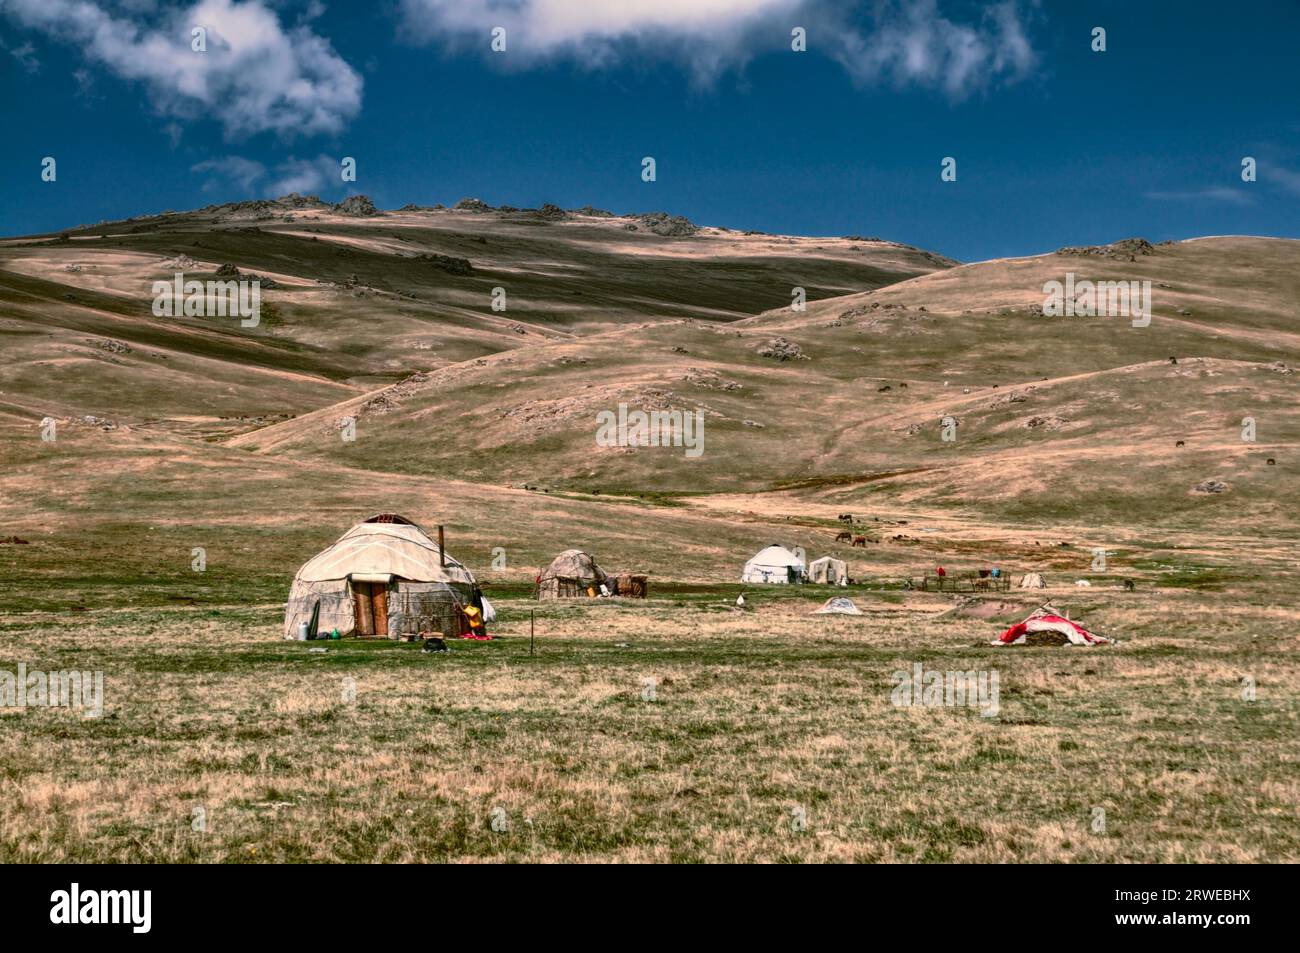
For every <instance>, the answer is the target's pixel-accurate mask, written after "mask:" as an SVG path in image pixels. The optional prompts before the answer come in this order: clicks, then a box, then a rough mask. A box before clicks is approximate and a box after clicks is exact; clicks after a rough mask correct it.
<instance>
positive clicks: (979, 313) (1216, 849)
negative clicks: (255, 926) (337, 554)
mask: <svg viewBox="0 0 1300 953" xmlns="http://www.w3.org/2000/svg"><path fill="white" fill-rule="evenodd" d="M548 216H549V217H548ZM629 225H636V226H637V230H633V229H630V228H628V227H627V226H629ZM439 255H441V256H452V257H463V258H465V259H467V260H468V261H469V262H470V263H471V266H472V267H471V270H470V271H469V272H467V273H453V272H452V271H447V270H446V269H445V268H443V267H442V266H441V265H438V264H437V261H439V259H437V258H436V256H439ZM179 256H189V257H190V258H192V259H194V260H195V264H194V266H193V267H192V269H191V270H193V271H194V272H195V273H196V274H197V275H200V276H206V275H209V274H210V273H211V272H215V269H216V268H217V267H218V266H219V265H221V264H226V263H233V264H235V265H237V266H238V267H239V268H241V269H243V270H244V271H245V272H256V273H258V274H260V275H263V276H266V277H274V279H275V281H276V282H277V284H278V287H276V288H275V289H273V290H269V291H268V292H267V293H266V304H265V308H266V310H265V313H264V318H265V321H264V322H263V323H262V325H260V326H259V327H258V328H255V329H241V328H239V327H238V325H237V323H232V322H230V321H222V320H217V319H205V318H183V319H159V318H155V317H154V316H153V315H152V314H151V313H150V309H149V302H150V297H149V293H148V289H149V283H150V282H151V281H152V280H154V279H157V278H160V277H165V276H166V275H167V274H168V269H169V268H170V267H171V266H170V265H168V264H167V263H168V262H170V261H173V260H174V259H176V258H177V257H179ZM422 256H423V257H422ZM428 256H435V257H428ZM73 266H75V267H73ZM954 266H955V263H953V262H950V261H948V260H947V259H942V258H940V257H939V256H935V255H931V254H929V253H927V252H924V251H921V250H919V249H912V248H907V247H905V246H899V245H895V244H893V243H889V242H882V241H879V240H874V239H858V238H835V239H822V238H796V237H786V236H767V235H756V234H740V233H738V232H730V231H727V230H725V229H712V228H705V229H701V230H698V231H696V232H693V233H689V234H680V235H661V234H657V233H655V232H653V231H651V230H648V228H647V227H646V226H645V222H644V220H642V219H636V218H633V217H629V216H618V217H613V218H606V217H603V216H599V215H593V214H589V213H586V212H582V213H568V215H567V217H565V218H556V217H555V216H554V214H553V213H548V214H547V216H543V215H541V213H540V212H534V211H529V210H523V211H518V210H515V211H509V212H502V211H480V212H468V211H448V210H436V211H435V210H428V209H425V210H419V209H417V210H411V209H405V210H401V211H398V212H385V213H383V214H378V215H373V216H361V217H355V216H342V215H339V214H336V213H334V212H331V211H330V210H329V209H328V208H327V207H314V206H306V207H304V206H282V205H278V204H275V203H269V204H267V205H264V206H259V207H257V208H253V209H251V210H250V209H249V208H245V207H232V206H221V207H214V208H209V209H204V210H199V211H197V212H193V213H172V214H168V215H163V216H151V217H145V218H140V219H135V220H130V221H128V222H117V223H103V224H101V225H98V226H93V227H87V228H81V229H72V230H70V231H69V232H68V233H65V235H63V236H57V235H51V236H36V237H30V238H23V239H9V240H5V241H3V242H0V347H3V354H2V359H0V672H15V671H16V670H17V667H18V666H19V665H24V666H26V668H27V669H28V670H34V669H40V670H43V671H62V670H72V669H75V670H78V671H90V672H102V673H103V675H104V706H103V712H102V715H101V716H100V717H87V716H86V715H85V714H84V713H79V712H75V711H68V710H62V709H57V708H37V707H29V708H25V709H18V708H0V727H2V728H3V730H0V861H3V862H14V861H61V860H67V861H138V862H163V861H197V862H275V861H444V860H446V861H484V860H528V861H623V862H626V861H705V862H708V861H778V862H779V861H881V862H935V861H938V862H946V861H974V862H985V861H995V862H998V861H1048V862H1057V861H1071V862H1073V861H1105V862H1127V861H1133V862H1145V861H1173V862H1202V861H1224V862H1232V861H1248V862H1284V861H1291V862H1294V861H1296V860H1298V859H1300V825H1298V824H1297V814H1298V809H1300V721H1298V716H1300V692H1298V691H1297V687H1296V686H1297V684H1300V662H1298V661H1297V652H1298V651H1300V640H1298V638H1297V635H1296V622H1297V611H1296V608H1295V604H1296V599H1295V593H1296V591H1297V589H1298V588H1300V569H1298V568H1297V567H1298V566H1300V521H1297V519H1296V513H1295V502H1294V501H1295V500H1296V499H1297V498H1298V497H1300V479H1298V478H1297V466H1296V463H1297V460H1298V459H1300V454H1298V453H1297V450H1298V449H1300V402H1297V400H1296V386H1297V384H1296V382H1297V380H1300V378H1298V377H1297V376H1296V375H1295V374H1294V373H1292V369H1293V368H1294V367H1295V366H1297V365H1298V364H1300V335H1297V332H1296V328H1297V317H1300V311H1297V306H1296V301H1297V300H1300V298H1298V297H1297V295H1300V278H1297V275H1300V268H1298V267H1297V266H1300V243H1298V242H1288V241H1278V240H1266V239H1251V238H1220V239H1203V240H1196V241H1189V242H1181V243H1177V244H1173V245H1160V246H1156V247H1154V248H1153V249H1151V251H1150V253H1148V254H1142V255H1139V256H1134V258H1133V260H1131V261H1130V260H1128V258H1127V257H1123V258H1115V257H1106V256H1102V255H1091V256H1076V255H1069V254H1067V255H1061V254H1057V253H1047V254H1044V255H1040V256H1036V257H1034V258H1027V259H1016V260H1002V261H993V262H982V263H976V264H971V265H962V266H956V267H954ZM1066 270H1072V271H1078V272H1079V273H1080V274H1081V275H1084V274H1087V275H1090V276H1091V277H1093V278H1097V279H1104V278H1114V279H1117V280H1118V279H1125V280H1128V279H1147V280H1150V281H1152V283H1153V286H1154V287H1155V288H1156V289H1157V290H1156V292H1155V299H1154V308H1153V311H1154V314H1153V321H1152V324H1151V326H1150V327H1148V328H1141V329H1140V328H1132V327H1130V326H1129V325H1128V324H1127V323H1126V322H1124V321H1117V320H1116V319H1114V318H1108V319H1103V318H1095V319H1093V318H1079V319H1045V318H1043V317H1042V316H1041V315H1040V314H1036V313H1035V312H1034V310H1033V309H1034V307H1035V305H1036V304H1037V303H1039V302H1041V300H1042V295H1041V288H1042V284H1043V282H1044V281H1045V280H1049V279H1051V278H1055V277H1060V276H1061V275H1062V274H1063V273H1064V271H1066ZM354 278H355V280H353V279H354ZM498 285H505V286H506V287H507V288H508V289H509V293H510V295H511V300H512V301H514V302H516V304H515V305H512V306H511V308H510V310H509V311H507V312H506V313H496V312H493V311H492V310H491V308H490V306H489V304H488V301H489V297H490V291H491V289H492V288H493V287H495V286H498ZM794 286H800V287H804V288H806V290H807V292H808V296H809V302H810V303H809V306H808V309H807V311H804V312H793V311H791V310H790V308H789V307H788V302H789V301H790V292H791V288H792V287H794ZM775 337H781V338H783V339H785V340H786V341H787V342H790V343H793V344H795V345H797V346H798V347H799V349H800V356H799V357H796V358H794V359H791V360H786V361H779V360H774V359H772V358H770V357H766V356H764V355H762V354H760V353H759V351H760V349H762V348H763V347H764V345H766V344H767V343H769V342H770V341H771V340H772V339H773V338H775ZM1171 358H1175V359H1176V360H1175V361H1171V360H1170V359H1171ZM620 402H626V403H629V404H631V405H633V406H647V407H663V408H677V409H696V408H699V409H701V410H703V411H704V412H705V420H706V431H705V438H706V439H705V448H704V452H703V454H702V455H701V456H700V457H699V458H698V459H688V458H686V457H685V456H684V455H683V454H682V452H681V450H680V449H676V448H645V447H614V448H609V447H597V446H595V445H594V440H593V434H594V430H595V415H596V414H597V413H599V412H600V411H603V410H612V409H613V408H615V407H616V406H617V405H618V404H619V403H620ZM347 416H352V417H355V419H356V423H357V439H356V440H355V441H354V442H343V441H341V440H340V437H339V431H338V421H339V419H340V418H342V417H347ZM945 416H953V417H955V418H957V420H958V421H959V424H960V426H959V430H958V437H957V439H956V440H955V441H951V442H949V441H944V440H943V439H942V438H941V436H940V426H941V420H942V418H944V417H945ZM1245 417H1251V418H1252V419H1254V420H1255V421H1256V422H1257V434H1256V435H1255V436H1256V439H1254V440H1245V439H1243V437H1242V430H1243V418H1245ZM46 418H51V419H53V421H54V422H55V424H56V425H57V438H56V439H53V440H43V439H42V437H41V434H42V429H43V423H42V422H43V421H44V420H45V419H46ZM1180 443H1181V444H1182V446H1179V444H1180ZM1209 480H1215V481H1219V482H1220V483H1221V484H1222V486H1221V488H1220V489H1221V492H1201V491H1198V490H1197V489H1196V487H1197V486H1198V485H1200V484H1202V483H1204V482H1205V481H1209ZM378 512H396V513H401V514H403V515H405V516H407V517H409V518H411V519H413V520H415V521H417V522H419V523H421V524H423V525H425V526H429V527H432V526H435V525H444V526H445V527H446V528H447V532H448V548H449V550H450V552H451V553H452V554H453V555H454V556H456V557H457V558H459V559H460V560H462V561H463V562H464V563H465V564H466V565H468V566H469V568H470V569H471V570H473V572H474V573H475V575H476V576H477V577H478V579H479V580H480V582H482V583H483V585H484V589H485V591H486V592H487V594H488V596H489V598H491V599H492V601H493V602H494V603H495V604H496V606H497V608H498V610H499V612H500V620H499V621H498V623H497V625H496V626H495V628H494V630H493V632H494V635H495V636H496V638H495V639H494V640H493V641H491V642H482V643H479V642H469V641H463V642H462V641H456V642H453V643H452V645H451V649H452V651H450V652H449V653H446V654H424V653H422V652H421V650H420V646H419V645H410V644H402V643H395V642H388V641H373V642H371V641H361V640H341V641H331V642H306V643H298V642H285V641H282V640H281V638H280V636H281V632H282V625H283V619H284V616H283V606H284V600H285V597H286V595H287V592H288V587H289V583H290V581H291V579H292V578H293V574H294V572H295V571H296V569H297V568H298V567H299V566H300V565H301V564H302V563H303V562H305V561H306V560H307V559H308V558H309V557H311V556H312V555H314V554H315V553H317V552H319V551H320V550H321V549H322V548H324V547H325V546H327V545H328V544H329V543H330V542H332V541H333V540H334V539H336V538H337V537H338V536H339V535H340V534H341V533H342V532H344V531H345V530H346V529H347V528H348V527H350V526H351V525H353V524H354V523H356V522H358V521H359V520H361V519H364V518H366V517H368V516H371V515H372V514H374V513H378ZM846 512H848V513H852V514H853V515H854V517H855V519H856V522H855V523H854V524H853V533H854V534H860V535H862V536H864V538H865V540H866V545H864V546H861V547H852V546H850V545H848V544H846V543H837V542H835V540H834V537H835V535H836V534H837V533H838V532H839V531H840V530H841V529H843V526H842V525H841V523H840V522H839V521H838V519H837V517H838V516H839V514H841V513H846ZM19 540H21V542H19ZM774 541H775V542H780V543H782V544H785V545H790V546H802V547H804V548H805V549H806V550H807V552H808V555H809V556H810V557H816V556H820V555H823V554H832V555H836V556H839V557H840V558H843V559H846V560H847V561H848V563H849V572H850V574H851V575H852V576H853V577H854V579H855V585H854V586H853V587H851V588H850V590H849V591H848V594H849V595H851V596H852V597H853V598H854V599H855V601H856V602H857V604H858V605H859V607H860V608H861V609H862V610H863V612H864V614H863V615H862V616H858V617H848V616H825V615H812V614H811V612H812V610H813V609H815V608H816V607H817V606H818V605H820V604H821V603H822V602H823V601H824V600H825V599H826V598H828V596H830V595H832V594H835V592H836V591H833V590H830V589H827V588H824V587H817V586H807V587H789V588H787V587H771V586H769V587H755V586H749V587H742V586H741V585H740V584H739V583H738V582H737V579H738V578H739V574H740V569H741V566H742V565H743V563H744V562H745V560H746V559H747V558H748V557H749V556H751V555H752V554H753V553H755V552H756V551H758V550H759V549H761V548H762V547H764V546H766V545H767V544H769V543H771V542H774ZM569 547H581V548H584V549H588V550H590V551H591V552H593V553H595V554H596V556H597V558H598V560H599V561H600V563H601V564H602V565H603V566H604V567H605V568H606V569H609V570H639V571H644V572H648V573H649V574H650V580H651V583H650V584H651V598H650V599H648V600H646V601H637V600H599V601H583V602H581V603H559V604H556V603H544V604H538V603H536V602H534V601H533V600H532V598H531V583H532V580H533V578H534V576H535V575H536V573H537V572H538V571H539V569H540V568H541V567H542V566H545V565H546V564H547V563H548V562H549V560H550V559H551V557H552V556H554V555H555V554H556V553H557V552H559V551H560V550H562V549H566V548H569ZM1099 548H1100V549H1104V550H1105V551H1106V566H1105V568H1104V570H1103V569H1100V568H1098V567H1097V566H1096V565H1095V564H1094V552H1095V550H1097V549H1099ZM195 549H201V550H202V551H203V553H204V558H205V560H206V563H205V565H204V567H203V569H202V571H196V569H195V568H194V565H193V558H194V556H193V554H194V551H195ZM498 550H503V551H504V554H505V559H506V563H505V566H504V568H494V566H493V559H494V555H495V553H496V552H497V551H498ZM990 564H997V565H999V566H1001V567H1003V568H1005V569H1006V570H1007V571H1008V572H1010V573H1013V574H1014V576H1015V577H1016V578H1019V576H1020V575H1021V574H1023V573H1026V572H1040V573H1042V574H1044V575H1045V576H1046V578H1047V580H1048V584H1049V588H1048V589H1047V590H1045V591H1035V592H1018V591H1016V590H1014V589H1013V590H1012V591H1011V592H1010V593H1009V594H1005V595H1003V594H999V595H998V596H996V597H992V596H981V597H978V598H976V599H975V600H974V602H973V603H968V602H967V601H966V600H965V599H964V598H962V597H957V596H952V595H940V594H934V593H922V592H915V591H910V590H907V589H905V588H904V586H903V582H904V580H906V579H908V578H911V577H916V576H919V575H921V574H922V573H923V572H925V571H926V570H928V569H932V568H933V567H934V566H936V565H945V566H947V567H948V568H949V569H950V570H953V571H966V570H973V569H975V568H977V567H983V566H987V565H990ZM1077 580H1085V581H1087V582H1089V583H1090V585H1089V586H1087V587H1079V586H1076V585H1075V583H1076V581H1077ZM1125 580H1131V581H1132V582H1133V583H1134V588H1133V589H1132V591H1128V590H1127V589H1126V588H1125V587H1124V585H1123V583H1124V581H1125ZM742 591H743V592H744V594H745V597H746V600H747V604H746V607H745V608H744V609H743V610H741V609H739V608H737V607H736V606H735V601H736V597H737V596H738V595H739V594H740V593H741V592H742ZM1048 600H1050V601H1051V602H1052V604H1053V605H1055V606H1056V607H1057V608H1058V609H1060V610H1062V611H1068V612H1069V613H1070V614H1071V617H1072V618H1074V619H1078V620H1082V621H1083V622H1084V623H1085V624H1087V625H1088V626H1089V627H1090V628H1092V629H1093V630H1095V631H1097V632H1100V633H1101V634H1104V635H1108V636H1113V637H1114V638H1116V639H1118V642H1117V644H1114V645H1109V646H1097V647H1092V648H1082V647H1045V646H1042V647H1040V646H1015V647H993V646H990V645H989V644H988V643H989V641H990V640H991V639H993V638H994V637H995V636H997V635H998V634H999V633H1000V632H1001V631H1002V630H1003V629H1004V628H1005V627H1006V625H1007V624H1009V623H1010V622H1013V621H1018V620H1019V618H1021V617H1023V615H1025V614H1026V613H1028V611H1030V610H1031V609H1033V608H1035V607H1036V606H1037V605H1039V604H1040V603H1041V602H1044V601H1048ZM994 603H1006V604H1005V605H1002V604H998V605H994ZM534 611H535V612H536V642H535V646H534V650H533V651H530V639H529V631H530V615H531V613H533V612H534ZM917 664H920V665H921V666H922V667H923V670H925V671H927V672H949V671H955V672H977V673H983V674H984V675H985V676H990V675H992V674H993V673H996V675H997V678H998V685H999V691H998V695H997V705H996V710H992V709H989V710H981V709H979V708H978V707H971V706H956V705H954V706H948V705H937V706H930V705H925V706H911V707H903V706H899V705H896V704H895V703H894V701H895V699H894V689H895V687H896V679H895V674H894V673H896V672H900V671H901V672H910V671H913V670H914V669H913V666H915V665H917Z"/></svg>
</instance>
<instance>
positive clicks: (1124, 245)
mask: <svg viewBox="0 0 1300 953" xmlns="http://www.w3.org/2000/svg"><path fill="white" fill-rule="evenodd" d="M1154 252H1155V248H1154V246H1152V244H1151V243H1150V242H1149V241H1147V240H1146V239H1145V238H1125V239H1123V240H1122V241H1118V242H1111V243H1110V244H1109V245H1076V246H1066V247H1065V248H1058V249H1057V250H1056V253H1057V254H1058V255H1076V256H1087V255H1092V256H1096V257H1099V258H1118V259H1121V260H1124V261H1137V256H1138V255H1150V254H1153V253H1154Z"/></svg>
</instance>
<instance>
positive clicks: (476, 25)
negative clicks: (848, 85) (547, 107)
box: [401, 0, 1036, 98]
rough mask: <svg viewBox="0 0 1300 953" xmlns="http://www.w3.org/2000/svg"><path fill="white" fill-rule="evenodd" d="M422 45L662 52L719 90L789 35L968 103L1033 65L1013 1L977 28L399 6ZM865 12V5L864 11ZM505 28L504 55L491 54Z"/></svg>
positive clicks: (598, 6) (774, 12) (855, 18)
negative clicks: (801, 33)
mask: <svg viewBox="0 0 1300 953" xmlns="http://www.w3.org/2000/svg"><path fill="white" fill-rule="evenodd" d="M401 3H402V8H403V11H404V14H405V20H406V26H407V29H408V33H409V35H411V36H413V37H414V38H415V39H416V40H417V41H420V42H426V43H432V44H437V45H442V46H446V47H454V48H458V49H465V48H469V49H478V50H481V51H483V52H484V54H485V55H492V58H493V61H495V62H499V63H500V64H501V65H503V66H506V67H521V66H527V65H530V64H532V63H535V62H538V61H541V60H553V59H565V60H568V61H571V62H574V63H577V64H579V65H586V66H590V67H593V68H600V67H604V66H607V65H610V64H612V63H615V62H620V61H623V60H625V59H630V58H635V57H637V56H640V55H643V54H646V53H653V54H655V55H659V56H664V57H667V58H671V59H675V60H677V61H680V62H682V63H684V64H685V65H687V66H688V67H689V68H690V69H691V71H692V72H693V73H694V75H695V77H696V79H702V80H706V81H707V80H710V79H712V78H714V77H716V76H717V74H719V73H721V72H723V71H725V70H726V69H728V68H739V67H742V66H743V65H744V64H745V63H746V62H747V61H748V60H749V59H750V58H751V57H752V56H753V55H754V54H756V53H760V52H766V51H770V50H778V49H785V50H788V49H789V48H790V47H789V43H790V30H791V29H792V28H793V27H795V26H802V27H804V28H806V29H807V31H808V51H809V54H810V55H816V54H818V53H820V54H822V55H826V56H829V57H831V58H833V59H834V60H836V61H837V62H838V63H840V64H841V65H842V66H843V67H844V69H845V70H846V71H847V72H848V73H849V75H850V76H852V77H853V79H854V80H855V81H856V82H858V83H862V84H872V83H881V82H885V83H894V84H896V85H906V84H915V85H922V86H931V87H940V88H942V89H944V90H946V91H947V92H948V94H949V95H951V96H953V97H956V98H959V97H962V96H965V95H967V94H969V93H970V92H971V91H972V90H974V89H978V88H980V87H982V86H984V85H987V84H988V83H989V82H991V81H998V80H1014V79H1018V78H1020V77H1021V76H1023V75H1025V74H1026V73H1027V72H1028V71H1029V70H1030V69H1031V68H1032V67H1033V66H1034V64H1035V62H1036V57H1035V54H1034V51H1033V47H1032V45H1031V44H1030V42H1029V39H1028V37H1027V36H1026V32H1025V28H1024V24H1023V22H1022V17H1021V12H1020V6H1019V4H1018V3H1017V2H1016V0H1006V2H1002V3H998V4H996V5H994V6H991V7H988V8H987V9H986V10H985V11H984V12H983V13H982V14H980V15H979V16H978V18H977V19H975V20H974V21H972V22H968V23H962V22H958V21H955V20H952V19H949V18H948V17H947V16H945V15H944V14H943V12H942V11H941V9H940V6H939V3H938V0H875V2H872V3H869V4H865V5H854V4H852V3H849V2H847V0H623V2H620V3H593V2H591V0H511V2H509V3H502V2H501V0H401ZM857 6H866V7H867V9H865V10H859V9H857V8H856V7H857ZM498 26H500V27H505V29H506V39H507V52H506V53H505V54H503V55H493V54H489V53H488V50H489V48H490V47H489V43H490V38H491V31H492V29H493V28H494V27H498Z"/></svg>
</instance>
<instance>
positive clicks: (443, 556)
mask: <svg viewBox="0 0 1300 953" xmlns="http://www.w3.org/2000/svg"><path fill="white" fill-rule="evenodd" d="M438 565H439V566H442V567H443V568H444V569H446V568H447V545H446V540H445V538H444V537H443V533H442V524H441V523H439V524H438Z"/></svg>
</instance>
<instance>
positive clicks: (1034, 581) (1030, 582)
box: [1020, 572, 1047, 589]
mask: <svg viewBox="0 0 1300 953" xmlns="http://www.w3.org/2000/svg"><path fill="white" fill-rule="evenodd" d="M1020 588H1021V589H1045V588H1047V587H1046V585H1045V584H1044V582H1043V577H1042V576H1040V575H1039V574H1038V573H1036V572H1027V573H1025V574H1024V576H1022V577H1021V579H1020Z"/></svg>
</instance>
